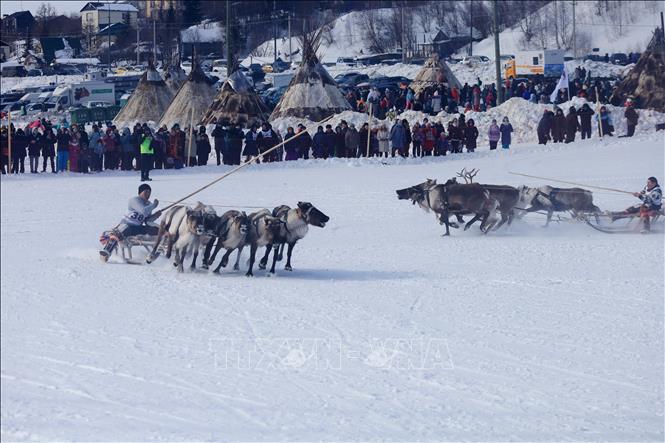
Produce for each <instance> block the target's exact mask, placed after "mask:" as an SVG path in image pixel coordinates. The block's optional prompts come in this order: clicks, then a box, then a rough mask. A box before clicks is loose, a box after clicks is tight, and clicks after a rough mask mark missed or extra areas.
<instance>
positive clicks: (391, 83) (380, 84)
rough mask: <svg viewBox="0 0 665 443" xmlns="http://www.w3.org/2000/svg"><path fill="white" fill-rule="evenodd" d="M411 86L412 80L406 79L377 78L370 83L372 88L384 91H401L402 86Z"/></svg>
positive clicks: (399, 77)
mask: <svg viewBox="0 0 665 443" xmlns="http://www.w3.org/2000/svg"><path fill="white" fill-rule="evenodd" d="M402 83H404V84H407V85H408V84H410V83H411V80H409V79H408V78H406V77H401V76H397V77H376V78H373V79H371V80H370V81H369V86H370V88H377V89H378V90H380V91H382V90H384V89H393V90H396V89H399V85H400V84H402Z"/></svg>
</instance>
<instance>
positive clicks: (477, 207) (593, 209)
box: [120, 169, 600, 276]
mask: <svg viewBox="0 0 665 443" xmlns="http://www.w3.org/2000/svg"><path fill="white" fill-rule="evenodd" d="M477 174H478V170H477V169H472V170H471V171H467V170H466V169H463V170H462V171H460V172H459V173H457V177H460V178H462V179H463V180H464V183H460V182H458V181H457V177H453V178H451V179H449V180H447V181H446V182H445V183H443V184H439V183H437V181H436V180H432V179H427V180H426V181H425V182H423V183H420V184H417V185H414V186H410V187H408V188H404V189H399V190H397V191H396V192H397V198H398V199H400V200H411V202H412V203H413V204H414V205H415V204H417V205H418V206H420V207H421V208H422V209H423V210H425V211H426V212H430V211H432V212H433V213H434V214H435V216H436V218H437V221H438V222H439V223H440V224H441V225H445V234H444V236H447V235H450V227H453V228H458V227H459V226H460V225H461V224H463V223H464V219H463V216H465V215H469V216H472V218H471V219H470V220H469V221H468V222H466V223H465V224H464V230H467V229H469V228H470V227H471V226H472V225H473V224H474V223H475V222H476V221H479V220H480V230H481V232H483V233H485V234H487V233H489V232H490V231H492V230H496V229H499V228H500V227H501V226H503V225H504V224H506V225H510V224H511V223H512V222H513V220H514V219H515V217H522V216H523V215H524V214H526V213H528V212H534V211H545V212H546V214H547V221H546V223H545V226H547V225H548V224H549V223H550V221H551V219H552V215H553V213H554V212H561V211H570V212H571V213H572V215H573V216H574V217H585V216H587V215H595V216H596V217H598V214H600V209H598V207H597V206H595V205H594V204H593V196H592V194H591V192H590V191H587V190H584V189H580V188H554V187H551V186H542V187H539V188H529V187H526V186H520V187H519V188H515V187H512V186H507V185H490V184H480V183H474V181H473V179H474V177H475V176H476V175H477ZM452 216H454V217H455V219H456V220H457V221H456V222H454V221H451V217H452ZM328 221H329V217H328V216H327V215H325V214H324V213H323V212H321V211H319V210H318V209H317V208H316V207H314V206H313V205H312V204H311V203H308V202H298V204H297V206H296V207H295V208H291V207H289V206H286V205H282V206H277V207H276V208H274V209H273V210H272V211H270V210H268V209H262V210H260V211H257V212H254V213H251V214H249V215H248V214H246V213H245V212H242V211H236V210H231V211H227V212H225V213H223V214H222V215H221V216H220V215H218V214H217V212H216V211H215V209H214V208H213V207H212V206H208V205H204V204H202V203H198V204H197V205H196V206H195V207H193V208H190V207H186V206H174V207H172V208H170V209H168V210H167V211H165V212H164V214H163V217H162V220H161V223H160V225H159V233H158V235H157V238H156V241H155V242H154V246H153V248H152V250H151V251H150V253H149V254H148V256H147V258H146V262H147V263H152V262H153V261H154V260H155V259H157V257H159V255H160V254H162V253H164V254H165V256H166V257H167V258H171V257H172V256H173V266H174V267H176V268H177V270H178V271H179V272H184V262H185V259H186V257H188V256H189V255H191V256H192V261H191V264H190V266H189V268H190V269H192V270H193V269H196V264H197V260H198V256H199V251H200V249H203V251H204V252H203V259H202V264H201V266H202V268H204V269H208V267H209V266H212V265H213V264H214V262H215V259H216V258H217V254H218V253H219V251H220V250H221V249H225V252H224V255H223V256H222V258H221V260H220V262H219V264H218V265H217V266H216V267H215V269H214V271H213V272H214V273H219V272H220V269H221V268H222V267H226V266H227V264H228V262H229V258H230V256H231V254H232V253H233V251H237V256H236V260H235V264H234V266H233V269H234V270H239V269H240V256H241V254H242V251H243V249H244V248H245V247H246V246H247V247H249V251H250V254H249V260H248V269H247V272H246V274H245V275H247V276H253V275H254V263H255V262H256V253H257V251H258V249H259V248H262V247H265V253H264V255H263V257H262V258H261V260H260V261H259V265H258V266H259V269H266V268H267V266H268V262H269V258H270V254H271V253H272V254H273V255H272V262H271V264H270V271H269V272H270V274H274V273H275V267H276V264H277V262H278V261H281V260H282V258H283V253H284V248H285V247H286V248H287V252H286V254H287V259H286V265H285V267H284V269H285V270H287V271H291V270H292V265H291V258H292V253H293V249H294V248H295V245H296V243H297V242H298V241H299V240H302V239H303V238H304V237H305V236H306V235H307V232H308V230H309V226H310V225H311V226H316V227H320V228H323V227H325V225H326V223H327V222H328ZM145 243H147V241H146V240H141V241H140V242H138V243H136V242H132V241H131V240H130V239H128V241H125V242H124V243H123V244H122V245H121V248H120V250H121V251H122V256H123V258H125V251H126V250H128V251H129V257H130V259H131V246H133V245H136V244H141V245H142V246H144V247H146V245H145Z"/></svg>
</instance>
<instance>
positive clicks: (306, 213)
mask: <svg viewBox="0 0 665 443" xmlns="http://www.w3.org/2000/svg"><path fill="white" fill-rule="evenodd" d="M272 215H273V217H276V218H279V219H280V220H281V221H282V224H281V226H280V229H279V235H277V236H276V237H275V239H274V240H273V242H272V243H269V244H267V245H266V252H265V255H264V256H263V258H262V259H261V261H260V262H259V269H265V268H266V265H267V264H268V257H269V256H270V251H271V249H273V248H274V252H273V257H272V266H271V267H270V273H271V274H274V273H275V264H276V263H277V262H278V261H280V260H282V256H283V255H282V254H283V252H284V245H288V246H289V248H288V250H287V253H286V254H287V255H286V256H287V258H286V265H285V266H284V269H285V270H287V271H292V270H293V268H292V267H291V254H292V253H293V248H294V247H295V245H296V243H297V242H298V240H301V239H303V238H305V235H307V232H308V231H309V225H312V226H316V227H319V228H324V227H325V226H326V223H328V221H329V220H330V217H328V216H327V215H325V214H324V213H323V212H321V211H319V210H318V209H317V208H315V207H314V205H312V204H311V203H309V202H298V207H296V208H290V207H289V206H286V205H282V206H277V207H276V208H275V209H273V211H272Z"/></svg>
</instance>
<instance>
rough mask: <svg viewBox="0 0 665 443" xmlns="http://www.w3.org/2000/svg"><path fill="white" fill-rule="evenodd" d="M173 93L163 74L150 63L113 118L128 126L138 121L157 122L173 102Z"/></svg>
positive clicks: (114, 120)
mask: <svg viewBox="0 0 665 443" xmlns="http://www.w3.org/2000/svg"><path fill="white" fill-rule="evenodd" d="M173 95H174V94H173V92H172V91H171V89H169V87H168V86H166V83H165V82H164V79H162V76H161V75H160V74H159V72H157V70H155V67H154V66H153V65H152V64H150V66H148V69H147V70H146V72H144V73H143V75H142V76H141V80H140V81H139V84H138V86H137V87H136V89H135V90H134V93H133V94H132V96H131V97H130V98H129V100H128V101H127V103H126V104H125V106H123V107H122V109H121V110H120V112H119V113H118V115H116V116H115V119H113V123H115V124H116V125H117V126H128V125H133V124H134V123H135V122H137V121H138V122H141V123H145V122H149V121H152V122H157V121H159V119H160V117H161V116H162V114H163V113H164V111H165V110H166V108H168V106H169V103H171V100H172V99H173Z"/></svg>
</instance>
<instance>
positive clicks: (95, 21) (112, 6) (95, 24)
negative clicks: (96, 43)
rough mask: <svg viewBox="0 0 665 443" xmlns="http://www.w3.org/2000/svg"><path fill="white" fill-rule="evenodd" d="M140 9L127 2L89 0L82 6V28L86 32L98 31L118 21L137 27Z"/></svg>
mask: <svg viewBox="0 0 665 443" xmlns="http://www.w3.org/2000/svg"><path fill="white" fill-rule="evenodd" d="M138 13H139V10H138V9H136V7H135V6H134V5H131V4H129V3H126V2H88V3H87V4H86V5H85V6H84V7H83V8H81V28H82V29H83V31H84V32H86V33H97V32H98V31H100V30H101V29H102V28H105V27H107V26H109V25H113V24H116V23H124V24H125V25H127V26H129V27H131V28H134V29H136V26H137V23H138Z"/></svg>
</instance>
